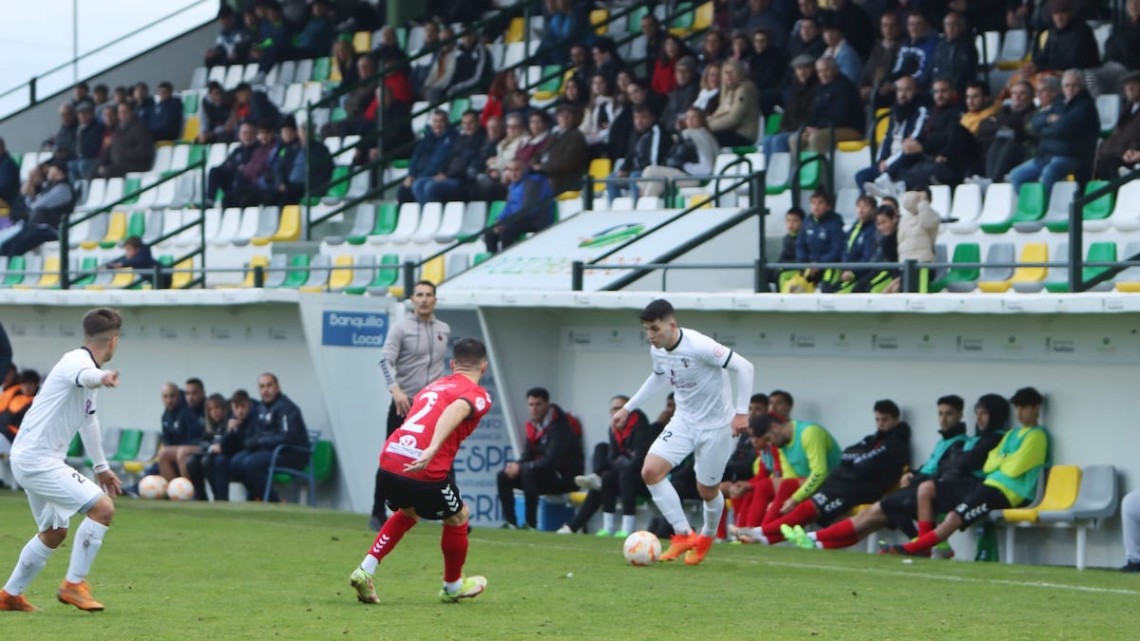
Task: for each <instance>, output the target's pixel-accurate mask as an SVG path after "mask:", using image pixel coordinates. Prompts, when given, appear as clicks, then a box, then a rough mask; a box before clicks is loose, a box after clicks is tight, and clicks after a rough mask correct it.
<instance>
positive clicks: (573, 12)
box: [538, 0, 591, 66]
mask: <svg viewBox="0 0 1140 641" xmlns="http://www.w3.org/2000/svg"><path fill="white" fill-rule="evenodd" d="M590 35H591V29H590V7H589V3H583V2H573V1H572V0H554V1H553V2H551V3H550V14H549V15H548V16H547V18H546V29H545V30H544V31H543V32H542V40H541V41H540V44H539V47H538V48H539V56H538V62H541V63H542V64H548V65H558V66H565V64H566V61H567V58H568V56H567V51H568V49H569V48H570V45H571V44H574V43H578V42H584V41H585V40H587V39H588V38H589V37H590Z"/></svg>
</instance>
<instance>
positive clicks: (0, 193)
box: [0, 138, 20, 209]
mask: <svg viewBox="0 0 1140 641" xmlns="http://www.w3.org/2000/svg"><path fill="white" fill-rule="evenodd" d="M19 194H20V167H19V165H17V164H16V160H15V159H14V158H12V154H10V153H8V145H7V144H6V143H5V142H4V139H3V138H0V209H8V208H10V207H12V206H13V205H14V204H15V203H16V198H17V197H18V196H19Z"/></svg>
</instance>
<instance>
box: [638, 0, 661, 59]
mask: <svg viewBox="0 0 1140 641" xmlns="http://www.w3.org/2000/svg"><path fill="white" fill-rule="evenodd" d="M667 35H668V34H667V33H666V32H665V30H664V29H663V28H662V27H661V21H660V20H658V19H657V15H656V14H654V13H653V12H652V11H649V12H647V13H646V14H645V15H643V16H641V37H642V38H644V39H645V59H646V60H648V61H653V60H656V59H657V58H660V57H661V50H662V49H663V48H664V47H665V38H666V37H667Z"/></svg>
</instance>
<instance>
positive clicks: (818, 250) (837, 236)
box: [796, 189, 844, 284]
mask: <svg viewBox="0 0 1140 641" xmlns="http://www.w3.org/2000/svg"><path fill="white" fill-rule="evenodd" d="M834 206H835V201H834V200H832V198H831V194H829V193H827V192H826V191H824V190H822V189H817V190H816V191H815V192H814V193H812V195H811V216H809V217H808V218H807V219H805V220H804V223H803V228H802V229H801V230H800V233H799V235H797V236H796V262H797V263H837V262H839V261H841V260H842V259H843V249H844V247H843V218H842V217H840V215H839V214H837V213H835V210H834V209H833V207H834ZM804 276H805V277H806V278H807V279H808V282H810V283H814V284H819V283H833V282H835V280H836V279H837V278H838V276H839V273H838V272H837V271H836V270H834V269H831V268H817V267H812V268H809V269H807V270H805V272H804Z"/></svg>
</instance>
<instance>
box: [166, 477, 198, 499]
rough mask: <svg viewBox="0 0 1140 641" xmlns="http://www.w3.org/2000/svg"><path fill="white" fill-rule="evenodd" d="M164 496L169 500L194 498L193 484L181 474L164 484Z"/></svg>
mask: <svg viewBox="0 0 1140 641" xmlns="http://www.w3.org/2000/svg"><path fill="white" fill-rule="evenodd" d="M166 497H167V498H169V499H170V500H171V501H189V500H191V499H193V498H194V484H193V483H191V482H190V479H187V478H183V477H181V476H180V477H178V478H176V479H171V481H170V484H169V485H167V486H166Z"/></svg>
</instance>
